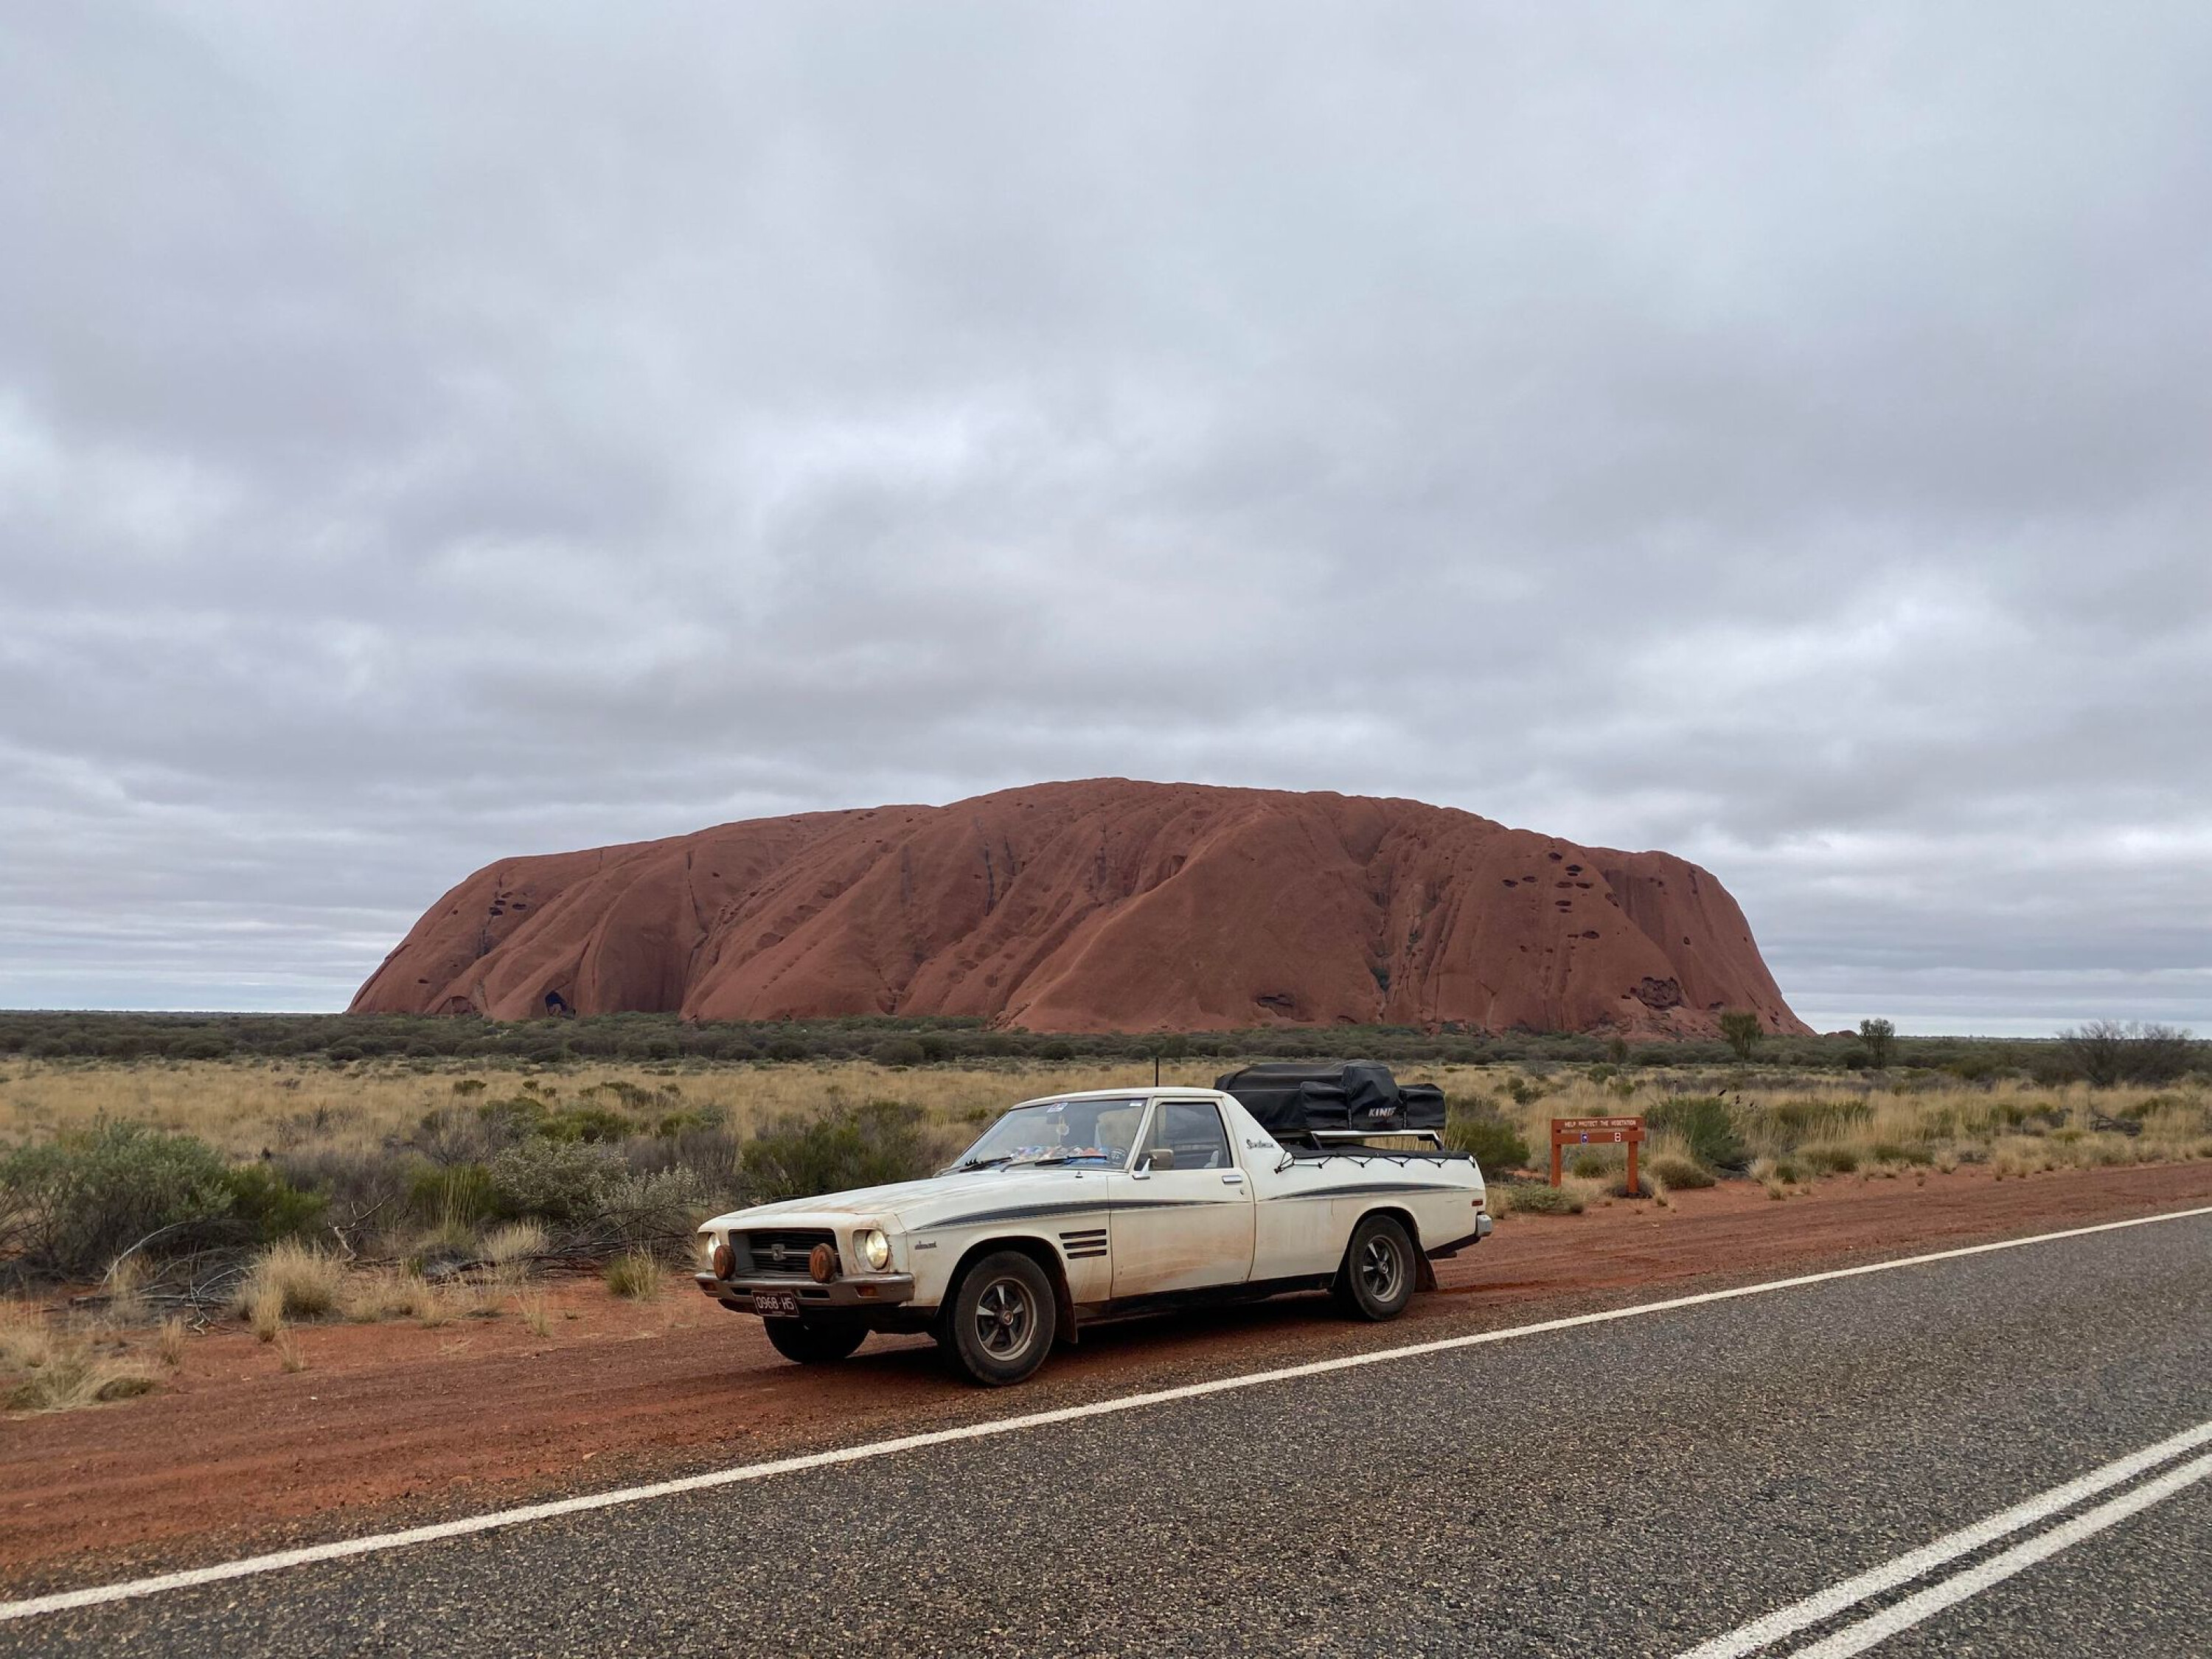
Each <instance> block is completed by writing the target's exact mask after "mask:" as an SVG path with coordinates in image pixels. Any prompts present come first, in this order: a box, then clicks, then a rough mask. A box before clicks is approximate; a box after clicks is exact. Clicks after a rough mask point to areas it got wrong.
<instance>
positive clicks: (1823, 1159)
mask: <svg viewBox="0 0 2212 1659" xmlns="http://www.w3.org/2000/svg"><path fill="white" fill-rule="evenodd" d="M1797 1156H1798V1157H1799V1158H1802V1159H1804V1161H1805V1165H1806V1167H1807V1168H1808V1169H1809V1170H1812V1171H1813V1172H1814V1174H1815V1175H1850V1174H1851V1173H1852V1172H1853V1171H1854V1170H1857V1168H1858V1167H1859V1155H1858V1153H1857V1151H1855V1150H1854V1149H1853V1148H1851V1147H1849V1146H1835V1145H1832V1144H1821V1145H1816V1146H1800V1147H1799V1148H1798V1149H1797Z"/></svg>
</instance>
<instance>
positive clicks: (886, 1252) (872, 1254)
mask: <svg viewBox="0 0 2212 1659" xmlns="http://www.w3.org/2000/svg"><path fill="white" fill-rule="evenodd" d="M853 1253H854V1255H857V1256H859V1257H860V1263H861V1265H862V1266H863V1267H866V1268H867V1270H868V1271H869V1272H870V1273H881V1272H883V1270H884V1268H886V1267H890V1265H891V1242H890V1240H889V1239H888V1238H885V1237H884V1236H883V1233H882V1231H880V1230H879V1229H877V1228H874V1227H863V1228H861V1229H860V1231H858V1232H857V1233H854V1235H853Z"/></svg>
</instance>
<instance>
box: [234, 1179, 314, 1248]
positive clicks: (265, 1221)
mask: <svg viewBox="0 0 2212 1659" xmlns="http://www.w3.org/2000/svg"><path fill="white" fill-rule="evenodd" d="M223 1184H224V1185H225V1186H227V1187H228V1188H230V1212H231V1214H232V1215H233V1216H234V1217H236V1218H238V1219H239V1220H240V1221H242V1222H245V1223H246V1225H249V1226H251V1227H252V1229H253V1233H254V1237H256V1238H258V1240H259V1241H260V1242H261V1243H264V1244H273V1243H276V1241H277V1240H278V1239H280V1238H294V1237H298V1236H299V1235H300V1234H301V1233H304V1232H307V1231H309V1230H310V1229H312V1228H313V1226H314V1225H315V1224H316V1223H317V1222H319V1221H320V1220H321V1219H322V1218H323V1212H324V1211H325V1210H326V1209H328V1208H329V1207H330V1200H328V1199H327V1198H325V1197H324V1196H323V1194H320V1193H303V1192H301V1190H300V1189H299V1188H297V1187H295V1186H294V1185H293V1184H292V1183H291V1182H289V1181H287V1180H285V1179H284V1177H283V1176H282V1175H280V1174H279V1173H278V1172H277V1171H276V1170H273V1169H271V1168H270V1166H269V1165H268V1164H240V1165H239V1167H237V1168H236V1169H234V1170H226V1171H224V1174H223Z"/></svg>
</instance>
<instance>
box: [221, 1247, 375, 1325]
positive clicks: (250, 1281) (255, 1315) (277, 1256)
mask: <svg viewBox="0 0 2212 1659" xmlns="http://www.w3.org/2000/svg"><path fill="white" fill-rule="evenodd" d="M348 1289H349V1285H348V1282H347V1273H346V1264H345V1263H344V1261H342V1260H340V1259H339V1258H338V1257H337V1256H334V1255H328V1254H327V1253H325V1252H324V1251H322V1250H319V1249H315V1248H314V1247H313V1246H312V1245H307V1244H301V1243H295V1242H293V1241H291V1240H289V1239H287V1240H285V1241H284V1242H283V1243H277V1244H272V1245H270V1247H269V1248H268V1249H265V1250H264V1251H263V1252H262V1253H261V1254H260V1255H259V1256H258V1258H256V1260H255V1261H254V1263H253V1267H252V1271H251V1272H249V1273H247V1274H246V1279H245V1280H244V1282H243V1283H241V1284H240V1286H239V1290H238V1297H237V1306H238V1309H239V1310H240V1312H242V1313H244V1314H245V1315H246V1316H247V1318H249V1319H250V1320H252V1323H253V1328H254V1329H255V1331H256V1332H257V1333H259V1332H261V1331H262V1330H263V1328H264V1325H265V1324H266V1323H267V1322H270V1321H271V1320H274V1321H279V1322H281V1321H283V1320H286V1319H319V1318H321V1317H322V1316H324V1315H325V1314H328V1313H335V1312H336V1311H337V1310H338V1308H339V1307H340V1305H341V1304H343V1302H344V1301H345V1299H346V1296H347V1292H348ZM262 1340H264V1341H267V1340H269V1338H268V1336H266V1335H264V1336H263V1337H262Z"/></svg>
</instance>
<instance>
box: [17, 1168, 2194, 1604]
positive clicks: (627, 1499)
mask: <svg viewBox="0 0 2212 1659" xmlns="http://www.w3.org/2000/svg"><path fill="white" fill-rule="evenodd" d="M2205 1215H2212V1204H2207V1205H2200V1206H2197V1208H2195V1209H2190V1210H2168V1211H2166V1212H2164V1213H2163V1214H2160V1215H2145V1216H2136V1217H2134V1218H2130V1219H2129V1220H2126V1221H2106V1222H2100V1223H2099V1224H2097V1225H2094V1226H2090V1227H2069V1228H2066V1229H2064V1230H2063V1231H2058V1232H2049V1233H2035V1234H2033V1235H2031V1236H2029V1237H2026V1238H2007V1239H2001V1240H1999V1241H1998V1242H1997V1243H1994V1244H1968V1245H1965V1246H1962V1247H1961V1248H1960V1249H1951V1250H1931V1251H1929V1252H1928V1253H1927V1254H1925V1255H1907V1256H1899V1258H1897V1259H1896V1260H1895V1261H1870V1262H1868V1263H1866V1264H1865V1265H1864V1266H1863V1267H1832V1268H1830V1269H1828V1270H1827V1271H1826V1272H1825V1273H1799V1274H1797V1275H1796V1276H1795V1277H1794V1278H1790V1279H1767V1280H1765V1282H1764V1283H1761V1284H1757V1285H1736V1286H1735V1288H1733V1289H1731V1290H1725V1291H1701V1292H1700V1293H1699V1294H1698V1295H1695V1296H1677V1297H1668V1298H1667V1299H1666V1300H1665V1301H1663V1302H1642V1303H1638V1304H1635V1305H1633V1306H1632V1307H1626V1308H1613V1309H1610V1310H1607V1311H1606V1312H1604V1313H1590V1314H1577V1315H1575V1316H1572V1317H1571V1318H1566V1319H1547V1320H1543V1321H1541V1322H1538V1323H1536V1324H1534V1325H1515V1326H1510V1327H1509V1328H1505V1329H1504V1330H1496V1331H1477V1332H1475V1333H1474V1334H1471V1335H1468V1336H1447V1337H1441V1338H1438V1339H1437V1340H1435V1341H1433V1342H1413V1343H1408V1344H1407V1345H1406V1346H1404V1347H1400V1348H1380V1349H1376V1350H1375V1351H1373V1352H1368V1353H1356V1354H1346V1355H1345V1356H1343V1357H1342V1358H1337V1359H1316V1360H1314V1361H1311V1362H1310V1363H1309V1364H1304V1365H1284V1366H1280V1367H1279V1368H1277V1369H1275V1370H1265V1371H1247V1372H1245V1373H1243V1375H1241V1376H1224V1377H1217V1378H1215V1379H1214V1380H1213V1381H1212V1382H1210V1383H1186V1384H1184V1385H1183V1386H1182V1387H1181V1388H1176V1389H1155V1390H1153V1391H1152V1392H1151V1393H1149V1394H1132V1395H1122V1396H1121V1397H1120V1398H1119V1399H1114V1400H1094V1401H1090V1402H1089V1403H1087V1404H1085V1405H1081V1406H1063V1407H1060V1409H1059V1410H1057V1411H1048V1412H1030V1413H1026V1414H1024V1415H1023V1416H1020V1417H1000V1418H994V1419H991V1420H989V1421H988V1422H983V1423H970V1424H967V1425H964V1426H963V1427H960V1428H957V1429H935V1430H933V1431H930V1432H928V1433H927V1434H907V1435H901V1436H899V1437H897V1438H896V1439H893V1440H872V1441H869V1442H867V1443H866V1444H863V1445H858V1446H846V1447H842V1448H841V1449H838V1450H836V1451H826V1452H814V1453H811V1454H809V1455H806V1456H804V1457H785V1458H779V1459H777V1460H776V1461H775V1462H769V1463H747V1464H744V1465H741V1466H740V1467H738V1468H731V1469H719V1470H716V1471H715V1472H714V1474H694V1475H688V1476H686V1477H684V1479H682V1480H661V1481H656V1482H655V1483H654V1484H653V1485H652V1486H625V1487H623V1488H620V1489H619V1490H617V1491H614V1492H593V1493H592V1494H590V1495H589V1496H587V1497H583V1498H556V1499H555V1500H553V1501H551V1502H550V1503H544V1504H525V1505H523V1506H522V1507H520V1508H519V1509H512V1510H493V1511H491V1512H490V1513H489V1514H485V1515H472V1516H465V1517H464V1518H463V1519H461V1520H459V1521H444V1522H438V1523H437V1524H436V1525H434V1526H427V1527H410V1528H407V1529H406V1530H405V1531H404V1532H386V1533H376V1534H371V1535H369V1536H368V1537H365V1538H345V1539H340V1540H339V1541H337V1542H335V1543H330V1544H315V1545H311V1546H308V1547H306V1548H303V1549H294V1550H278V1551H276V1553H273V1554H270V1555H252V1556H246V1557H245V1558H243V1559H240V1560H236V1561H223V1562H219V1563H217V1564H216V1565H214V1566H210V1567H190V1568H187V1569H185V1570H184V1571H180V1572H165V1573H161V1574H159V1575H157V1576H155V1577H151V1578H132V1579H129V1580H126V1581H125V1582H123V1583H114V1584H96V1585H94V1586H93V1587H91V1588H90V1589H77V1590H62V1591H58V1592H57V1593H56V1594H54V1595H36V1596H32V1597H29V1598H27V1600H24V1601H0V1622H4V1621H6V1620H11V1619H34V1618H36V1617H38V1616H39V1615H40V1614H41V1613H64V1612H67V1611H69V1610H70V1609H71V1608H74V1607H97V1606H99V1605H100V1604H101V1603H103V1602H107V1601H132V1600H135V1599H137V1598H138V1597H140V1596H146V1595H161V1593H162V1592H164V1591H166V1590H176V1589H190V1588H191V1587H192V1586H194V1585H197V1584H214V1583H222V1581H223V1580H225V1579H229V1578H250V1577H254V1576H255V1575H257V1574H259V1573H264V1572H279V1571H283V1570H284V1569H285V1568H287V1567H304V1566H308V1565H313V1564H314V1563H316V1562H319V1561H340V1560H343V1559H345V1558H347V1557H348V1556H354V1555H371V1554H375V1553H380V1552H382V1551H385V1550H397V1549H404V1548H406V1547H408V1546H410V1545H412V1544H428V1543H435V1541H438V1540H440V1539H442V1538H463V1537H466V1536H468V1535H469V1534H471V1533H479V1532H490V1531H493V1530H494V1529H495V1528H500V1527H513V1526H520V1525H522V1524H523V1523H525V1522H531V1521H546V1520H550V1519H552V1518H554V1517H555V1516H563V1515H580V1514H583V1513H585V1512H586V1511H588V1510H606V1509H613V1508H615V1507H617V1505H619V1504H641V1503H645V1502H647V1501H648V1500H650V1499H653V1498H673V1497H675V1496H677V1495H678V1494H679V1493H683V1492H706V1491H708V1490H710V1489H712V1488H714V1487H716V1486H736V1485H738V1484H739V1483H740V1482H744V1481H751V1480H767V1479H769V1477H770V1476H772V1475H779V1474H799V1473H801V1472H803V1471H805V1470H807V1469H824V1468H834V1467H835V1466H836V1465H838V1464H840V1463H859V1462H866V1461H867V1460H868V1459H871V1458H876V1457H888V1456H890V1455H893V1454H895V1453H897V1452H907V1451H919V1450H921V1449H923V1448H925V1447H929V1446H944V1445H950V1444H951V1443H954V1442H956V1441H961V1440H982V1439H987V1438H988V1437H991V1436H994V1435H1001V1434H1012V1433H1016V1432H1018V1431H1021V1430H1024V1429H1042V1428H1048V1427H1050V1426H1051V1425H1054V1424H1058V1423H1072V1422H1075V1421H1077V1420H1078V1419H1082V1418H1086V1417H1104V1416H1108V1415H1110V1414H1111V1413H1115V1412H1127V1411H1136V1410H1138V1409H1139V1408H1141V1407H1147V1406H1164V1405H1167V1404H1169V1403H1170V1402H1171V1401H1178V1400H1198V1399H1202V1398H1203V1397H1205V1396H1206V1395H1214V1394H1227V1393H1229V1392H1231V1390H1233V1389H1252V1388H1258V1387H1260V1386H1261V1385H1262V1384H1263V1383H1286V1382H1290V1381H1291V1380H1293V1379H1295V1378H1297V1377H1304V1376H1327V1375H1328V1374H1329V1373H1330V1372H1332V1371H1348V1370H1357V1369H1358V1368H1359V1367H1361V1366H1364V1365H1380V1364H1384V1363H1386V1362H1388V1361H1390V1360H1394V1359H1412V1358H1419V1357H1420V1356H1421V1355H1424V1354H1432V1353H1449V1352H1452V1351H1454V1350H1455V1349H1460V1348H1477V1347H1481V1346H1485V1345H1486V1344H1488V1343H1492V1342H1504V1341H1507V1340H1510V1339H1512V1338H1514V1337H1518V1336H1541V1335H1542V1334H1545V1333H1547V1332H1550V1331H1571V1330H1576V1329H1579V1328H1582V1327H1584V1326H1589V1325H1607V1324H1612V1323H1613V1322H1615V1321H1618V1320H1624V1319H1641V1318H1644V1317H1645V1316H1648V1315H1651V1314H1660V1313H1671V1312H1673V1311H1674V1310H1676V1309H1678V1308H1699V1307H1704V1306H1705V1305H1707V1304H1711V1303H1715V1302H1733V1301H1736V1300H1739V1299H1740V1298H1741V1297H1752V1296H1765V1295H1768V1294H1770V1293H1771V1292H1773V1291H1790V1290H1796V1289H1799V1288H1800V1287H1802V1286H1804V1285H1827V1284H1832V1283H1834V1282H1835V1281H1836V1280H1838V1279H1863V1278H1864V1277H1866V1276H1867V1275H1869V1274H1870V1273H1895V1272H1897V1271H1898V1270H1899V1268H1903V1267H1926V1266H1927V1265H1929V1263H1931V1262H1936V1261H1959V1260H1960V1259H1962V1258H1964V1257H1966V1256H1974V1255H1990V1254H1991V1253H1992V1252H1994V1251H1998V1250H2017V1249H2023V1248H2025V1247H2026V1246H2027V1245H2030V1244H2050V1243H2057V1241H2058V1240H2060V1239H2065V1238H2086V1237H2089V1236H2090V1235H2091V1234H2093V1233H2111V1232H2119V1231H2124V1230H2125V1229H2127V1228H2130V1227H2152V1226H2156V1225H2159V1224H2160V1222H2166V1221H2185V1220H2188V1219H2190V1218H2191V1217H2195V1216H2205Z"/></svg>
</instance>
